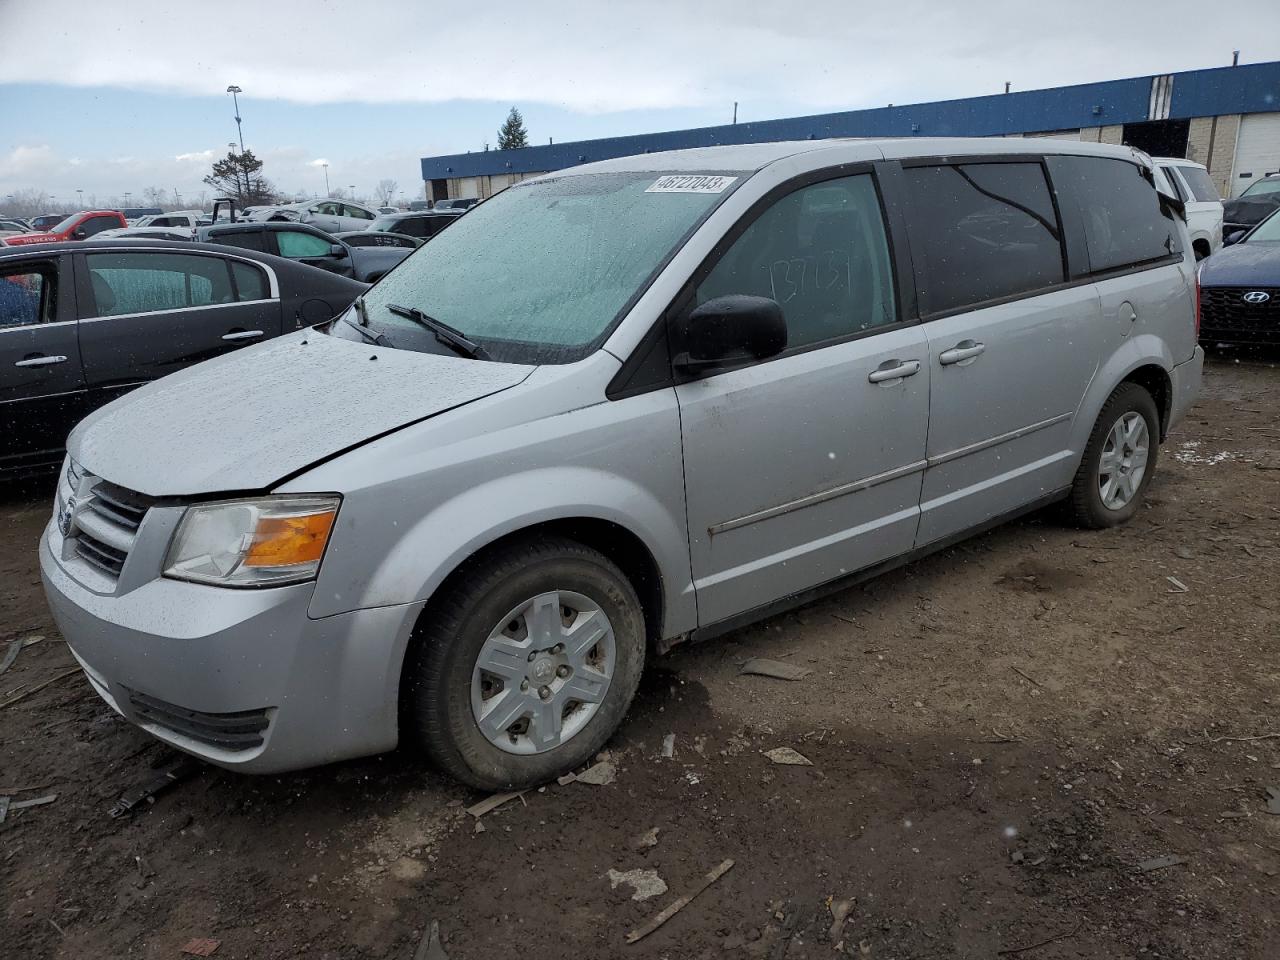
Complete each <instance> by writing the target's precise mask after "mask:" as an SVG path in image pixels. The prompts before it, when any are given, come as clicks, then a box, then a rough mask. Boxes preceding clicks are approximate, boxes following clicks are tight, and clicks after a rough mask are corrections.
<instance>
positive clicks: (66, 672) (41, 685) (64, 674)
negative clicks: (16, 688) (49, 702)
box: [0, 666, 81, 710]
mask: <svg viewBox="0 0 1280 960" xmlns="http://www.w3.org/2000/svg"><path fill="white" fill-rule="evenodd" d="M80 672H81V670H80V668H79V667H78V666H75V667H72V668H71V669H70V670H64V671H63V672H62V673H60V674H58V675H57V676H54V677H51V678H50V679H48V680H46V681H45V682H44V683H37V684H36V685H35V686H34V687H32V688H31V689H30V690H24V691H23V692H22V693H18V694H14V695H13V696H12V697H10V698H9V699H8V700H0V710H3V709H4V708H5V707H9V706H12V705H13V704H15V703H17V702H18V701H19V700H25V699H27V697H29V696H31V695H32V694H33V693H39V692H40V691H41V690H43V689H44V688H45V687H48V686H52V685H53V684H55V683H57V682H58V681H59V680H65V679H67V677H70V676H72V675H73V674H77V673H80Z"/></svg>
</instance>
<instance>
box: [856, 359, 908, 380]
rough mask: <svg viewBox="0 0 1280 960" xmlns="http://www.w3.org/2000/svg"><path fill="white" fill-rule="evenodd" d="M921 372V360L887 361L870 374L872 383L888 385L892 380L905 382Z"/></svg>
mask: <svg viewBox="0 0 1280 960" xmlns="http://www.w3.org/2000/svg"><path fill="white" fill-rule="evenodd" d="M919 372H920V361H919V360H886V361H885V362H884V363H882V364H880V366H878V367H876V368H875V369H874V370H872V371H871V372H870V373H869V374H867V380H869V381H870V382H871V383H888V382H889V381H891V380H905V379H906V378H907V377H914V376H915V375H916V374H917V373H919Z"/></svg>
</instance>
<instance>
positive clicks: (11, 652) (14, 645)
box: [0, 640, 23, 673]
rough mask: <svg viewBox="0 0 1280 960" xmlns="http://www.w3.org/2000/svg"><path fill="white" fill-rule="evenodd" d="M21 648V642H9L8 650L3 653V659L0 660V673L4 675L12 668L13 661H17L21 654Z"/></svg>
mask: <svg viewBox="0 0 1280 960" xmlns="http://www.w3.org/2000/svg"><path fill="white" fill-rule="evenodd" d="M22 647H23V643H22V641H21V640H10V641H9V649H8V650H7V651H6V652H5V655H4V659H3V660H0V673H4V672H5V671H6V670H8V669H9V668H10V667H11V666H13V661H15V660H17V659H18V654H19V653H21V652H22Z"/></svg>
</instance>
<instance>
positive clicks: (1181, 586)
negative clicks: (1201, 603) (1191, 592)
mask: <svg viewBox="0 0 1280 960" xmlns="http://www.w3.org/2000/svg"><path fill="white" fill-rule="evenodd" d="M1165 579H1166V580H1168V581H1169V582H1170V583H1171V584H1173V589H1172V590H1166V591H1165V593H1186V592H1187V585H1186V584H1185V583H1183V582H1182V581H1181V580H1179V579H1178V578H1177V577H1165Z"/></svg>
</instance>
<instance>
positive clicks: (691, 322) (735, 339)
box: [676, 294, 787, 370]
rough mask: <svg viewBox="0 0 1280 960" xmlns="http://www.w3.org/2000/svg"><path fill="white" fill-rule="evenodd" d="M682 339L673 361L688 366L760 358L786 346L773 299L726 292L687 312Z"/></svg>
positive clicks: (783, 327) (784, 326) (784, 328)
mask: <svg viewBox="0 0 1280 960" xmlns="http://www.w3.org/2000/svg"><path fill="white" fill-rule="evenodd" d="M684 343H685V353H684V354H683V355H682V356H680V357H677V359H676V365H677V366H680V367H684V368H685V369H689V370H698V369H703V368H706V367H716V366H722V365H725V364H730V363H736V362H742V361H751V360H764V359H767V358H768V357H773V356H776V355H777V354H779V353H781V352H782V351H783V350H785V349H786V348H787V323H786V320H785V319H784V318H783V316H782V307H780V306H778V302H777V301H776V300H770V299H769V298H768V297H750V296H746V295H744V294H730V295H728V296H724V297H716V298H715V299H714V300H708V301H707V302H706V303H704V304H702V305H701V306H699V307H696V308H695V309H694V310H693V312H692V313H690V314H689V319H688V320H687V321H686V322H685V329H684Z"/></svg>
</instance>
